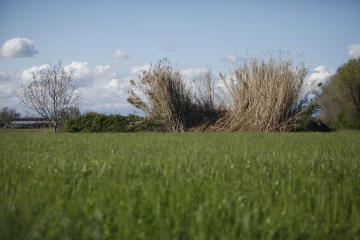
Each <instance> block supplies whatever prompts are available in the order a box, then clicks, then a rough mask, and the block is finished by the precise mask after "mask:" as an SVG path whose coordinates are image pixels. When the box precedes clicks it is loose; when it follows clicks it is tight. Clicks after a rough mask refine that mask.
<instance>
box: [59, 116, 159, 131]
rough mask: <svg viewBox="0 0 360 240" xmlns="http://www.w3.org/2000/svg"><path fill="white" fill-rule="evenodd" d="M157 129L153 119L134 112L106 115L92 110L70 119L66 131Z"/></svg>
mask: <svg viewBox="0 0 360 240" xmlns="http://www.w3.org/2000/svg"><path fill="white" fill-rule="evenodd" d="M155 129H156V128H155V125H154V124H153V123H152V121H151V120H149V119H147V118H144V117H140V116H136V115H133V114H130V115H128V116H122V115H120V114H110V115H106V114H103V113H95V112H90V113H87V114H85V115H83V116H79V117H76V118H73V119H70V120H68V121H67V122H66V126H65V128H64V131H65V132H72V133H75V132H88V133H100V132H137V131H154V130H155Z"/></svg>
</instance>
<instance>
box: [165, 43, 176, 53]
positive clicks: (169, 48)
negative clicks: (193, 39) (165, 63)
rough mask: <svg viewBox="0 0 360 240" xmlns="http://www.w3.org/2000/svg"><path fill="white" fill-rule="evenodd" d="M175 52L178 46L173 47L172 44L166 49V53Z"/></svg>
mask: <svg viewBox="0 0 360 240" xmlns="http://www.w3.org/2000/svg"><path fill="white" fill-rule="evenodd" d="M175 50H176V46H175V45H173V44H171V45H170V46H168V47H165V51H166V52H175Z"/></svg>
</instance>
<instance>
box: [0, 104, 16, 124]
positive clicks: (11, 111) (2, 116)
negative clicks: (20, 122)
mask: <svg viewBox="0 0 360 240" xmlns="http://www.w3.org/2000/svg"><path fill="white" fill-rule="evenodd" d="M18 117H20V113H18V112H16V109H15V108H9V107H3V108H2V109H1V111H0V124H1V125H6V124H11V122H12V121H14V119H16V118H18Z"/></svg>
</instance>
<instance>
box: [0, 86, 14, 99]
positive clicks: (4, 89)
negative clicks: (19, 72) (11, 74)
mask: <svg viewBox="0 0 360 240" xmlns="http://www.w3.org/2000/svg"><path fill="white" fill-rule="evenodd" d="M13 94H14V90H13V88H12V87H11V85H10V84H8V83H7V84H0V97H1V98H4V97H9V96H12V95H13Z"/></svg>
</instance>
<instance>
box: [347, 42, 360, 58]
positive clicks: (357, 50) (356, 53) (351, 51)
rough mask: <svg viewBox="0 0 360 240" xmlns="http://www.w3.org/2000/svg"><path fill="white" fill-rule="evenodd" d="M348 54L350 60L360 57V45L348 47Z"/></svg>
mask: <svg viewBox="0 0 360 240" xmlns="http://www.w3.org/2000/svg"><path fill="white" fill-rule="evenodd" d="M346 50H347V54H348V55H349V57H350V58H358V57H360V44H353V45H349V46H347V47H346Z"/></svg>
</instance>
